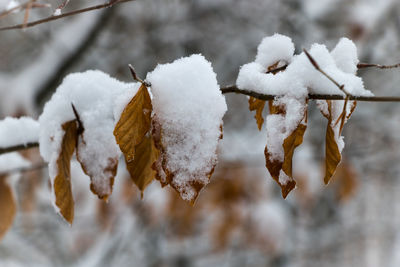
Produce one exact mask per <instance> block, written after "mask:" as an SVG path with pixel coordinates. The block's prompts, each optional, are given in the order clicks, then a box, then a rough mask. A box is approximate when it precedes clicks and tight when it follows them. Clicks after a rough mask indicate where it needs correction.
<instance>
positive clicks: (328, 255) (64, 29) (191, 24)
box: [0, 0, 400, 267]
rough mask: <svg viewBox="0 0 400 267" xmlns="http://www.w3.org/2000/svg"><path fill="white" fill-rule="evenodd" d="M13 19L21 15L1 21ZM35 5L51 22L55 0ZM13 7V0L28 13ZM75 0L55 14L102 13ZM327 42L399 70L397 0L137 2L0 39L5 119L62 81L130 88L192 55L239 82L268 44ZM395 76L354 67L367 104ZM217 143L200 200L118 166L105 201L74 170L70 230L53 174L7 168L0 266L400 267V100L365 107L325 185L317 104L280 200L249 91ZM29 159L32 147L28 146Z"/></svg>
mask: <svg viewBox="0 0 400 267" xmlns="http://www.w3.org/2000/svg"><path fill="white" fill-rule="evenodd" d="M9 2H10V1H9V0H0V26H8V25H14V24H19V23H22V22H23V21H24V16H25V12H24V11H22V12H18V13H11V14H7V15H4V16H2V15H1V14H2V12H3V14H4V11H5V10H6V9H7V5H8V4H9ZM36 2H37V3H42V4H47V5H46V6H45V7H38V8H34V9H32V10H31V11H30V12H29V20H36V19H40V18H45V17H48V16H50V15H51V14H53V13H54V11H55V9H56V8H57V7H58V6H59V5H60V4H62V1H56V0H43V2H40V1H36ZM23 3H25V2H22V0H21V2H20V3H19V4H23ZM101 3H103V2H102V1H79V0H71V1H70V2H69V3H68V5H67V6H66V7H65V8H64V9H63V10H62V12H68V11H72V10H76V9H80V8H83V7H88V6H92V5H95V4H101ZM275 32H278V33H281V34H285V35H288V36H289V37H291V38H292V39H293V42H294V43H295V46H296V52H297V53H298V52H300V51H301V50H302V49H303V48H309V47H310V45H311V44H312V43H314V42H319V43H323V44H326V45H327V47H328V49H332V48H333V47H334V46H335V44H336V43H337V42H338V40H339V39H340V38H341V37H343V36H346V37H348V38H350V39H352V40H353V41H354V42H355V43H356V45H357V47H358V55H359V58H360V61H362V62H371V63H379V64H394V63H399V62H400V1H398V0H380V1H376V0H350V1H349V0H302V1H301V0H282V1H276V0H248V1H239V0H219V1H215V0H146V1H145V0H136V1H132V2H128V3H122V4H119V5H115V6H114V7H112V8H107V9H104V10H100V11H94V12H90V13H85V14H81V15H78V16H74V17H68V18H65V19H62V20H57V21H54V22H50V23H45V24H42V25H38V26H35V27H32V28H27V29H25V30H12V31H2V32H0V119H4V118H5V117H6V116H14V117H19V116H22V115H27V116H31V117H33V118H38V116H39V115H40V113H41V111H42V109H43V105H44V103H45V102H46V101H47V100H48V99H49V98H50V97H51V95H52V93H53V92H54V91H55V90H56V88H57V86H58V85H59V84H60V82H61V81H62V79H63V77H65V76H66V75H67V74H69V73H72V72H80V71H85V70H87V69H100V70H102V71H104V72H107V73H109V74H110V75H111V76H114V77H116V78H118V79H120V80H123V81H127V82H129V81H131V76H130V73H129V70H128V68H127V65H128V64H132V65H133V66H134V67H135V68H136V70H137V72H138V73H139V75H140V76H141V77H145V76H146V73H147V72H149V71H151V70H153V69H154V68H155V66H156V65H157V64H158V63H167V62H171V61H173V60H175V59H176V58H179V57H183V56H188V55H190V54H193V53H201V54H203V55H204V56H205V57H206V58H207V59H208V60H209V61H211V62H212V65H213V68H214V70H215V72H216V73H217V75H218V76H217V78H218V82H219V84H220V85H221V86H225V85H229V84H234V83H235V80H236V77H237V74H238V71H239V67H240V66H241V65H243V64H245V63H247V62H250V61H253V60H254V58H255V55H256V49H257V46H258V44H259V43H260V41H261V40H262V38H263V37H265V36H268V35H272V34H274V33H275ZM399 73H400V70H399V69H394V70H385V71H383V70H376V69H369V70H360V71H359V75H360V76H361V77H362V78H363V79H364V83H365V87H366V88H367V89H369V90H371V91H372V92H373V93H375V95H381V96H400V92H399V90H400V87H399V86H398V84H399V83H400V75H399ZM226 100H227V104H228V112H227V114H226V115H225V117H224V139H223V140H222V142H221V145H220V151H219V164H218V166H217V169H216V171H215V173H214V175H213V176H212V179H211V183H210V184H209V185H208V186H207V187H206V188H205V189H204V190H203V191H202V193H201V194H200V197H199V199H198V200H197V202H196V205H195V206H194V207H192V206H190V205H189V204H187V203H186V202H184V201H182V200H181V199H180V198H179V197H178V195H177V193H175V192H174V191H173V190H171V189H169V188H161V186H160V184H159V182H157V181H154V182H153V183H152V184H151V185H150V186H149V187H148V188H147V189H146V191H145V192H144V198H143V199H141V198H140V192H139V191H138V190H137V189H136V187H135V186H134V184H133V183H132V182H131V181H130V180H129V177H128V175H127V174H126V173H125V172H124V168H123V166H120V168H119V171H118V176H117V178H116V184H115V187H114V192H113V194H112V196H111V197H110V200H109V202H108V203H105V202H102V201H100V200H98V199H97V197H96V196H94V195H93V194H92V193H91V192H90V190H89V178H88V177H86V176H85V175H84V174H83V173H82V171H81V170H80V167H79V166H78V164H77V163H76V162H73V164H72V179H73V180H72V183H73V187H74V189H73V192H74V198H75V221H74V224H73V226H72V227H69V226H68V225H67V224H66V223H65V222H64V221H63V220H62V218H61V217H60V216H59V215H57V214H56V212H55V211H54V209H53V207H52V205H51V201H50V193H49V192H50V191H49V178H48V170H47V169H46V168H41V169H38V170H35V171H29V172H24V173H21V174H14V176H15V175H16V176H20V177H19V180H18V182H16V186H15V190H16V198H17V201H18V213H17V217H16V218H15V221H14V224H13V227H12V228H11V230H10V231H9V232H8V233H7V234H6V236H5V237H4V239H3V240H2V241H1V242H0V266H85V267H86V266H154V267H156V266H160V267H161V266H179V267H192V266H193V267H194V266H274V267H278V266H282V267H283V266H296V267H297V266H298V267H300V266H307V267H309V266H391V267H392V266H393V267H395V266H400V193H399V192H400V165H399V164H398V162H399V160H400V151H399V148H400V134H399V130H400V104H399V103H373V102H359V103H358V107H357V109H356V111H355V112H354V114H353V116H352V118H351V120H350V121H349V122H348V123H347V124H346V126H345V130H344V134H343V135H344V136H345V143H346V146H345V148H344V152H343V161H342V163H341V165H340V167H339V170H338V171H337V173H336V175H335V176H334V178H333V181H332V182H331V183H330V184H329V185H328V186H324V185H323V183H322V178H323V172H324V163H323V161H324V153H325V152H324V144H325V129H326V123H327V122H326V119H325V118H323V116H322V115H321V114H320V113H319V111H318V110H317V109H316V107H315V104H314V103H313V102H311V103H310V105H309V120H308V121H309V122H308V129H307V132H306V136H305V140H304V143H303V144H302V145H301V146H300V147H299V148H298V149H297V150H296V152H295V158H294V160H293V162H294V172H295V178H296V180H297V181H298V188H297V189H296V190H294V191H293V192H292V193H291V194H290V195H289V197H288V198H287V199H286V200H284V199H282V197H281V194H280V188H279V186H278V185H277V184H276V183H275V182H274V181H273V180H272V178H271V177H270V176H269V174H268V171H267V169H266V168H265V159H264V147H265V143H266V133H265V128H263V129H262V130H261V131H258V129H257V125H256V122H255V119H254V118H253V116H254V114H252V113H250V111H249V110H248V103H247V97H245V96H243V95H233V94H230V95H226ZM23 156H24V157H25V158H27V159H28V160H29V161H31V162H32V164H33V165H35V164H40V163H41V162H42V159H41V158H40V155H39V153H38V150H37V149H30V150H26V151H24V152H23Z"/></svg>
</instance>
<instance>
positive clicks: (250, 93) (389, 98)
mask: <svg viewBox="0 0 400 267" xmlns="http://www.w3.org/2000/svg"><path fill="white" fill-rule="evenodd" d="M220 90H221V93H222V94H229V93H236V94H241V95H247V96H252V97H255V98H257V99H260V100H274V99H275V98H276V97H279V96H278V95H268V94H260V93H257V92H254V91H250V90H246V89H239V88H237V86H236V85H230V86H225V87H221V89H220ZM308 99H311V100H345V99H346V96H345V95H322V94H309V95H308ZM348 100H356V101H366V102H400V96H353V95H349V96H348ZM38 146H39V143H28V144H26V145H23V144H21V145H15V146H10V147H0V155H1V154H4V153H9V152H14V151H19V150H24V149H28V148H33V147H38Z"/></svg>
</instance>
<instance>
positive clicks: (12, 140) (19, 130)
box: [0, 117, 39, 147]
mask: <svg viewBox="0 0 400 267" xmlns="http://www.w3.org/2000/svg"><path fill="white" fill-rule="evenodd" d="M38 140H39V123H38V122H37V121H36V120H34V119H31V118H28V117H21V118H18V119H17V118H12V117H6V118H5V119H4V120H1V121H0V147H10V146H15V145H21V144H23V145H26V144H27V143H34V142H38Z"/></svg>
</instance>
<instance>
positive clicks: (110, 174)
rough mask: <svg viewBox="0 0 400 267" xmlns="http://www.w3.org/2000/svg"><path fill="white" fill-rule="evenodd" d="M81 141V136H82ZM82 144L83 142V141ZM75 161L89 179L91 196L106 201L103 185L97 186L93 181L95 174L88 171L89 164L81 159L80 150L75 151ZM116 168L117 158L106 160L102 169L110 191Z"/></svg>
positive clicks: (106, 194) (106, 196)
mask: <svg viewBox="0 0 400 267" xmlns="http://www.w3.org/2000/svg"><path fill="white" fill-rule="evenodd" d="M82 140H83V136H82ZM83 142H84V141H83ZM76 159H77V160H78V162H79V163H80V164H81V167H82V170H83V172H84V173H85V174H86V175H87V176H89V177H90V181H91V182H90V191H92V193H93V194H95V195H97V197H98V198H99V199H102V200H105V201H107V199H108V197H109V195H110V194H109V193H104V185H103V184H97V183H96V182H94V181H95V179H96V174H95V173H92V172H90V171H89V170H90V169H89V167H88V166H89V164H91V162H87V161H84V160H83V159H82V157H81V150H80V149H79V146H78V149H77V151H76ZM117 168H118V158H111V157H110V158H107V166H106V167H105V168H104V169H103V174H104V175H105V177H106V178H105V179H107V180H108V183H109V188H110V189H111V190H112V188H113V185H114V177H115V175H117Z"/></svg>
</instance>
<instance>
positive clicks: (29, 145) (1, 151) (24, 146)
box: [0, 143, 39, 155]
mask: <svg viewBox="0 0 400 267" xmlns="http://www.w3.org/2000/svg"><path fill="white" fill-rule="evenodd" d="M38 146H39V143H27V144H21V145H15V146H9V147H0V155H1V154H4V153H9V152H14V151H19V150H24V149H28V148H32V147H38Z"/></svg>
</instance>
